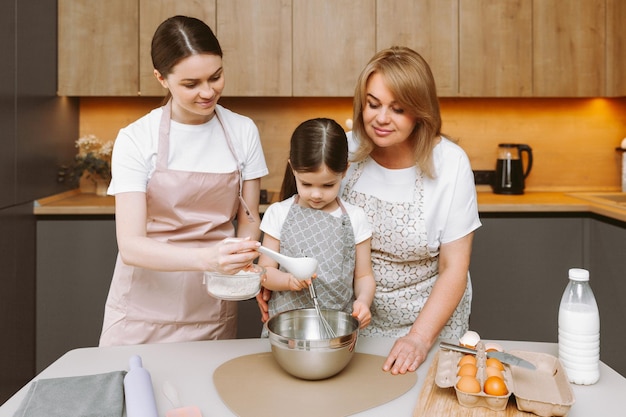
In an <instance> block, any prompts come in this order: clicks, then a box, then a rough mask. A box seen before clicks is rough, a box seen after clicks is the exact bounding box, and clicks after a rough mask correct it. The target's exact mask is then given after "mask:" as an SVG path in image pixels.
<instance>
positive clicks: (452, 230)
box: [342, 132, 481, 253]
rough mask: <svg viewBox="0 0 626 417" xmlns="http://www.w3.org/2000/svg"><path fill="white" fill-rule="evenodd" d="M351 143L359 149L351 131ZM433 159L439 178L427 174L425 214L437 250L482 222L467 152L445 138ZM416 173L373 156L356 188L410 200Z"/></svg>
mask: <svg viewBox="0 0 626 417" xmlns="http://www.w3.org/2000/svg"><path fill="white" fill-rule="evenodd" d="M348 145H349V148H350V150H351V151H354V150H355V149H356V145H357V144H356V142H355V138H354V137H353V136H352V132H348ZM433 158H434V167H435V173H436V177H435V178H434V179H433V178H428V177H426V176H424V212H425V213H424V215H425V220H426V229H427V231H426V232H427V234H428V247H429V250H430V251H431V252H432V253H437V252H438V251H439V247H440V246H441V244H442V243H448V242H451V241H454V240H457V239H459V238H461V237H463V236H466V235H467V234H469V233H471V232H472V231H474V230H476V229H477V228H478V227H480V226H481V223H480V219H479V217H478V203H477V200H476V186H475V185H474V174H473V173H472V168H471V166H470V162H469V158H468V157H467V155H466V154H465V151H463V149H462V148H461V147H460V146H458V145H457V144H455V143H453V142H451V141H450V140H448V139H446V138H442V139H441V141H440V142H439V144H437V145H436V146H435V149H434V150H433ZM355 167H356V163H352V164H350V167H349V169H348V173H347V174H346V176H345V178H344V180H343V183H342V186H343V185H345V183H346V181H347V179H348V178H350V177H351V176H352V174H353V173H354V168H355ZM416 175H417V171H416V169H415V168H414V167H410V168H404V169H387V168H384V167H383V166H381V165H379V164H377V163H376V162H375V161H374V160H373V159H371V158H370V159H369V160H368V162H367V163H366V165H365V166H364V168H363V172H362V173H361V177H360V178H359V180H358V181H357V183H356V184H355V186H354V189H355V191H358V192H361V193H364V194H368V195H372V196H374V197H377V198H379V199H381V200H385V201H389V202H408V201H411V200H412V198H413V193H412V192H411V190H413V189H414V187H415V178H416ZM342 190H343V188H342Z"/></svg>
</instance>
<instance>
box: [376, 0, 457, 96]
mask: <svg viewBox="0 0 626 417" xmlns="http://www.w3.org/2000/svg"><path fill="white" fill-rule="evenodd" d="M458 9H459V6H458V0H387V1H377V2H376V50H377V51H380V50H381V49H385V48H388V47H390V46H394V45H398V46H408V47H409V48H411V49H414V50H415V51H417V52H418V53H419V54H420V55H422V56H423V57H424V59H425V60H426V61H427V62H428V64H429V65H430V69H431V70H432V72H433V76H434V77H435V82H436V85H437V94H439V95H440V96H444V97H445V96H447V97H455V96H457V95H458V89H459V72H458V65H459V31H458Z"/></svg>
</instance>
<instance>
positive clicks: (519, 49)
mask: <svg viewBox="0 0 626 417" xmlns="http://www.w3.org/2000/svg"><path fill="white" fill-rule="evenodd" d="M459 27H460V28H459V30H460V34H459V44H460V45H459V52H460V53H459V95H460V96H462V97H526V96H530V95H531V94H532V87H533V84H532V81H533V80H532V54H533V53H532V0H498V1H492V0H463V1H461V2H460V10H459Z"/></svg>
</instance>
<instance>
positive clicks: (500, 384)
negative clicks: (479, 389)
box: [485, 376, 509, 395]
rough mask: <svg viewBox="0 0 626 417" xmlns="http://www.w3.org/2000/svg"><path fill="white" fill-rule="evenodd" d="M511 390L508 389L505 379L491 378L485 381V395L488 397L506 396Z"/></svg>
mask: <svg viewBox="0 0 626 417" xmlns="http://www.w3.org/2000/svg"><path fill="white" fill-rule="evenodd" d="M508 393H509V390H508V389H507V388H506V384H505V383H504V379H502V378H500V377H497V376H490V377H489V378H487V380H486V381H485V394H488V395H506V394H508Z"/></svg>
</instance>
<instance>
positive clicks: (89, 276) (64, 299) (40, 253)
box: [36, 216, 117, 372]
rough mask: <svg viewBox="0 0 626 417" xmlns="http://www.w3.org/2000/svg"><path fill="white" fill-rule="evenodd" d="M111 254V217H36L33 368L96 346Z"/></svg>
mask: <svg viewBox="0 0 626 417" xmlns="http://www.w3.org/2000/svg"><path fill="white" fill-rule="evenodd" d="M116 256H117V243H116V239H115V220H113V219H112V216H108V217H107V216H99V217H91V218H90V217H89V216H81V217H80V218H65V217H61V218H56V217H52V219H48V218H46V217H43V218H39V219H38V220H37V293H36V294H37V296H36V300H37V301H36V303H37V309H36V310H37V320H36V323H37V326H36V340H37V349H36V366H37V372H40V371H41V370H43V369H44V368H45V367H47V366H48V365H49V364H51V363H52V362H54V361H55V360H56V359H58V358H59V357H60V356H61V355H63V354H64V353H65V352H67V351H69V350H71V349H74V348H78V347H89V346H98V341H99V339H100V332H101V330H102V318H103V314H104V303H105V301H106V297H107V294H108V292H109V286H110V284H111V277H112V276H113V268H114V267H115V258H116Z"/></svg>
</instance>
